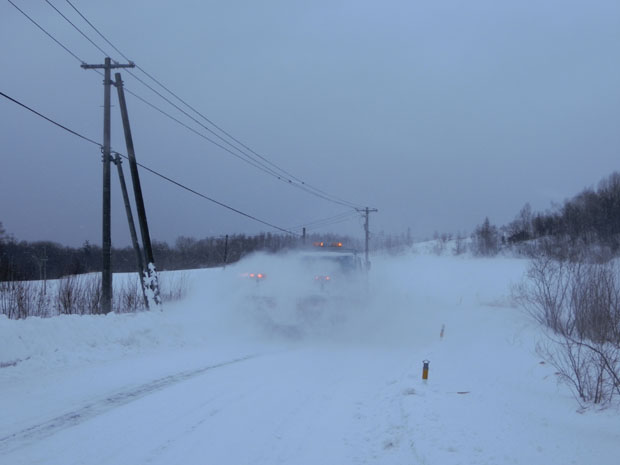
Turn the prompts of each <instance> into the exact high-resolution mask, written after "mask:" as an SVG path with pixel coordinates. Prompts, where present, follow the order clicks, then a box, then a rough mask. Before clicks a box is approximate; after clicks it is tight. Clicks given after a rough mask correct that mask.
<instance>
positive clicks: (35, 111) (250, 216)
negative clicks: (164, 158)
mask: <svg viewBox="0 0 620 465" xmlns="http://www.w3.org/2000/svg"><path fill="white" fill-rule="evenodd" d="M0 96H2V97H4V98H6V99H7V100H10V101H11V102H13V103H15V104H17V105H19V106H20V107H22V108H25V109H26V110H28V111H30V112H32V113H34V114H35V115H37V116H39V117H40V118H43V119H45V120H46V121H48V122H50V123H52V124H54V125H55V126H57V127H59V128H61V129H63V130H65V131H67V132H68V133H70V134H73V135H74V136H77V137H79V138H80V139H83V140H85V141H87V142H90V143H91V144H94V145H97V146H98V147H99V148H103V144H101V143H99V142H97V141H95V140H93V139H91V138H89V137H86V136H84V135H83V134H80V133H78V132H77V131H74V130H73V129H70V128H68V127H67V126H65V125H63V124H60V123H58V122H57V121H55V120H53V119H52V118H50V117H48V116H45V115H44V114H42V113H40V112H38V111H37V110H35V109H34V108H32V107H30V106H28V105H26V104H24V103H22V102H20V101H19V100H17V99H16V98H13V97H11V96H9V95H7V94H5V93H4V92H2V91H0ZM112 153H114V154H117V155H119V156H121V157H123V158H125V159H129V157H127V156H126V155H124V154H122V153H120V152H117V151H112ZM136 163H137V165H138V166H140V167H141V168H142V169H144V170H146V171H148V172H150V173H152V174H154V175H155V176H158V177H160V178H162V179H164V180H166V181H168V182H170V183H172V184H174V185H176V186H178V187H181V188H182V189H184V190H186V191H188V192H191V193H192V194H195V195H197V196H199V197H201V198H203V199H206V200H208V201H210V202H212V203H215V204H216V205H219V206H221V207H223V208H226V209H228V210H230V211H233V212H235V213H237V214H239V215H242V216H245V217H246V218H249V219H251V220H254V221H257V222H259V223H261V224H264V225H265V226H269V227H271V228H274V229H277V230H279V231H282V232H285V233H288V234H292V235H294V236H299V234H298V233H295V232H293V231H290V230H288V229H286V228H282V227H280V226H277V225H275V224H273V223H270V222H268V221H265V220H261V219H260V218H258V217H256V216H254V215H250V214H249V213H245V212H243V211H241V210H239V209H237V208H234V207H231V206H230V205H227V204H225V203H224V202H220V201H219V200H215V199H214V198H211V197H209V196H207V195H205V194H202V193H201V192H198V191H197V190H195V189H192V188H190V187H188V186H186V185H184V184H182V183H180V182H178V181H175V180H174V179H172V178H170V177H169V176H166V175H164V174H162V173H160V172H158V171H156V170H154V169H153V168H149V167H148V166H147V165H144V164H142V163H138V162H136Z"/></svg>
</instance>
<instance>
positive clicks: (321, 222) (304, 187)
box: [0, 0, 355, 235]
mask: <svg viewBox="0 0 620 465" xmlns="http://www.w3.org/2000/svg"><path fill="white" fill-rule="evenodd" d="M8 2H9V3H10V4H11V5H12V6H13V7H15V8H16V9H17V10H18V11H19V12H20V13H21V14H22V15H24V16H25V17H26V18H27V19H29V20H30V21H31V22H32V23H33V24H35V25H36V26H37V27H38V28H39V29H40V30H41V31H43V32H44V33H45V34H46V35H47V36H48V37H50V38H51V39H52V40H54V42H56V43H57V44H58V45H59V46H60V47H62V48H63V49H64V50H65V51H66V52H67V53H69V54H70V55H71V56H73V57H74V58H75V59H76V60H78V61H79V62H80V63H82V64H83V63H84V61H83V60H82V59H81V58H79V57H78V56H77V55H76V54H75V53H73V52H72V51H71V50H70V49H69V48H68V47H66V46H65V45H64V44H62V43H61V42H60V41H58V40H57V39H56V38H55V37H53V36H52V35H51V34H50V33H49V32H47V31H46V30H45V29H44V28H43V27H42V26H40V25H39V24H38V23H37V22H36V21H34V20H33V19H32V18H31V17H30V16H29V15H28V14H26V13H25V12H24V11H23V10H21V9H20V8H19V7H17V5H15V4H14V3H13V2H12V1H11V0H8ZM46 3H48V5H49V6H50V7H52V8H53V9H54V10H55V11H56V12H57V13H58V14H59V15H60V16H62V17H63V18H64V19H65V20H66V21H67V22H69V24H71V26H72V27H73V28H74V29H76V30H77V31H78V32H79V33H80V34H81V35H82V36H83V37H84V38H86V39H87V40H88V41H89V42H90V43H91V44H92V45H93V46H95V47H96V48H97V49H98V50H99V51H100V52H102V53H103V54H104V55H107V53H106V52H105V51H104V50H103V49H102V48H100V47H99V46H98V45H97V44H96V43H95V42H94V41H93V40H91V39H90V38H89V37H88V36H87V35H86V34H85V33H84V32H83V31H81V30H80V28H79V27H78V26H76V25H75V24H74V23H73V22H71V21H70V20H69V19H68V18H67V17H66V16H65V15H64V14H62V13H61V12H60V11H59V10H58V9H57V8H56V7H55V6H54V5H53V4H52V3H50V2H49V1H48V0H46ZM67 3H69V5H71V6H72V7H73V8H74V9H75V10H76V11H78V10H77V9H76V8H75V7H74V6H73V4H71V2H69V0H67ZM78 14H80V16H82V17H83V19H84V20H85V21H86V22H87V23H89V24H90V25H91V27H93V29H95V31H96V32H97V33H99V34H100V35H101V36H102V37H103V38H104V39H105V40H106V42H108V43H109V44H110V45H111V46H112V47H113V48H114V49H115V50H116V51H117V52H119V53H120V54H121V55H122V56H123V58H125V59H127V58H126V56H125V55H124V54H123V53H122V52H120V51H119V50H118V49H117V48H116V47H114V45H112V44H111V43H110V42H109V41H108V40H107V39H106V38H105V37H104V36H103V35H102V34H101V33H100V32H99V31H98V30H97V29H96V28H95V27H94V26H93V25H92V23H90V22H89V21H88V20H87V19H86V18H85V17H84V16H83V15H82V14H81V13H79V11H78ZM95 71H97V70H95ZM141 71H142V72H144V73H145V74H146V75H147V76H149V77H150V78H151V79H153V80H154V81H155V82H157V83H158V84H159V85H160V86H162V88H164V89H165V90H166V91H167V92H169V93H171V95H173V96H175V98H177V99H178V100H179V101H181V102H182V103H183V104H185V105H186V106H187V107H188V108H190V109H192V111H194V112H195V113H197V114H198V115H199V116H201V117H202V118H204V119H205V120H207V121H209V122H210V123H211V124H213V125H214V126H215V127H216V128H218V129H219V130H220V131H222V132H223V133H225V134H227V135H228V136H229V137H231V138H232V139H233V140H235V141H237V140H236V139H235V138H234V137H232V136H230V135H229V134H228V133H226V131H224V130H223V129H221V128H219V127H218V126H217V125H215V124H214V123H212V122H211V121H210V120H209V119H208V118H206V117H205V116H204V115H202V114H200V113H199V112H198V111H197V110H195V109H194V108H193V107H191V106H190V105H189V104H187V103H186V102H185V101H183V100H182V99H181V98H180V97H178V96H177V95H176V94H174V93H173V92H172V91H170V90H169V89H167V88H166V87H165V86H163V84H161V83H160V82H159V81H157V80H156V79H155V78H153V77H152V76H150V75H149V74H148V73H146V71H144V70H141ZM99 74H101V73H99ZM132 75H133V74H132ZM134 77H136V76H135V75H134ZM136 79H138V80H139V82H141V83H143V84H144V85H145V86H146V87H148V88H149V89H151V90H152V91H153V92H155V93H157V94H158V95H159V96H160V97H162V98H163V99H164V100H166V101H167V102H168V103H170V104H171V105H173V106H175V108H177V109H179V110H180V111H182V112H183V113H184V114H186V115H187V116H188V117H190V118H192V119H193V120H194V121H196V122H197V123H198V124H200V125H201V126H203V127H204V128H205V129H207V130H209V131H210V132H212V133H213V134H215V133H214V132H213V131H212V130H211V129H209V128H207V127H206V126H204V125H202V124H201V123H200V122H198V121H197V120H195V118H193V117H191V116H190V115H188V114H187V113H186V112H185V111H183V110H182V109H180V108H179V107H178V106H177V105H175V104H174V103H172V102H170V100H169V99H167V98H165V97H164V96H162V95H161V93H159V92H157V91H156V90H154V89H153V88H152V87H151V86H149V85H148V84H146V83H145V82H144V81H143V80H141V79H139V78H137V77H136ZM126 90H127V92H129V93H131V94H132V95H133V96H134V97H136V98H138V99H139V100H141V101H142V102H144V103H145V104H147V105H149V106H151V107H153V108H154V109H156V110H157V111H159V112H161V113H163V114H164V115H166V116H167V117H169V118H171V119H173V120H175V121H176V122H177V123H179V124H181V125H183V126H184V127H186V128H187V129H189V130H191V131H193V132H195V133H196V134H197V135H199V136H201V137H203V138H205V139H206V140H208V141H209V142H211V143H213V144H215V145H216V146H218V147H220V148H222V149H223V150H226V151H227V152H229V153H231V154H232V155H234V156H236V157H238V158H240V157H239V156H238V155H237V154H235V153H234V152H231V151H230V150H229V149H227V148H226V147H223V146H222V145H220V144H218V143H217V142H215V141H213V140H211V139H209V138H208V137H207V136H205V135H204V134H202V133H200V132H198V131H196V130H194V129H193V128H191V127H190V126H188V125H186V124H185V123H183V122H182V121H180V120H178V119H176V118H174V117H173V116H172V115H169V114H168V113H166V112H165V111H164V110H162V109H160V108H158V107H157V106H155V105H153V104H152V103H150V102H148V101H147V100H146V99H144V98H142V97H140V96H139V95H137V94H136V93H134V92H132V91H130V90H128V89H126ZM0 94H1V95H2V96H3V97H5V98H7V99H9V100H11V101H13V102H14V103H16V104H18V105H20V106H22V107H24V108H26V109H27V110H29V111H31V112H33V113H34V114H36V115H37V116H39V117H41V118H43V119H45V120H47V121H49V122H50V123H52V124H54V125H56V126H58V127H60V128H62V129H63V130H66V131H67V132H69V133H71V134H73V135H75V136H77V137H80V138H82V139H84V140H86V141H88V142H90V143H92V144H94V145H97V146H99V147H102V146H101V144H100V143H98V142H96V141H94V140H92V139H89V138H88V137H85V136H83V135H81V134H79V133H77V132H75V131H73V130H71V129H69V128H67V127H66V126H63V125H61V124H59V123H57V122H56V121H54V120H52V119H50V118H48V117H46V116H44V115H42V114H41V113H39V112H37V111H36V110H34V109H32V108H30V107H28V106H26V105H24V104H23V103H21V102H19V101H17V100H15V99H13V98H12V97H10V96H8V95H6V94H4V93H0ZM215 135H216V136H218V135H217V134H215ZM218 137H219V138H220V139H222V140H223V141H224V142H226V143H228V144H229V145H231V146H232V147H234V148H235V149H237V150H239V149H238V148H237V147H235V146H234V145H232V144H230V142H228V141H226V140H224V139H223V138H221V136H218ZM237 142H238V143H240V144H241V145H243V144H242V143H241V142H239V141H237ZM243 146H244V147H245V145H243ZM248 150H250V151H252V149H249V148H248ZM252 152H253V153H255V152H254V151H252ZM115 153H118V152H115ZM119 155H120V156H123V157H125V156H124V155H122V154H120V153H119ZM244 155H246V157H248V159H247V160H246V159H243V158H240V159H241V160H242V161H246V162H247V163H249V164H251V165H252V166H254V167H256V168H258V169H262V170H264V171H265V170H267V171H266V172H267V173H269V174H272V175H274V176H276V177H278V179H282V178H281V177H280V176H279V175H278V174H277V173H275V172H274V171H273V170H271V169H269V168H268V167H265V166H264V165H258V163H259V162H257V161H256V160H253V159H252V158H251V157H249V156H248V155H247V154H245V153H244ZM256 155H257V156H259V157H260V158H263V157H262V156H260V155H259V154H256ZM125 158H126V157H125ZM265 161H266V162H267V163H269V164H271V165H273V166H275V167H276V168H277V169H280V170H281V168H279V167H277V165H274V164H272V163H271V162H269V160H266V159H265ZM139 166H141V167H142V168H144V169H145V170H147V171H149V172H151V173H152V174H155V175H156V176H159V177H161V178H162V179H164V180H167V181H169V182H171V183H173V184H175V185H177V186H178V187H181V188H183V189H185V190H187V191H189V192H191V193H194V194H195V195H198V196H200V197H202V198H204V199H206V200H209V201H211V202H213V203H215V204H217V205H219V206H222V207H224V208H227V209H229V210H231V211H233V212H235V213H238V214H240V215H243V216H245V217H247V218H249V219H252V220H254V221H257V222H260V223H262V224H265V225H267V226H269V227H272V228H275V229H277V230H280V231H283V232H286V233H289V234H294V235H295V234H296V233H294V232H292V231H290V230H288V229H285V228H281V227H279V226H276V225H274V224H272V223H269V222H266V221H263V220H261V219H259V218H256V217H254V216H253V215H249V214H247V213H245V212H242V211H240V210H237V209H235V208H233V207H230V206H229V205H226V204H224V203H223V202H219V201H217V200H215V199H213V198H210V197H208V196H206V195H204V194H201V193H200V192H198V191H196V190H194V189H191V188H189V187H187V186H185V185H183V184H181V183H179V182H177V181H174V180H173V179H171V178H169V177H167V176H165V175H163V174H161V173H159V172H157V171H155V170H153V169H151V168H149V167H147V166H145V165H141V164H139ZM282 171H283V172H285V171H284V170H282ZM285 173H286V172H285ZM287 174H288V173H287ZM296 179H297V178H296ZM299 181H300V182H301V184H302V185H301V186H300V185H297V184H294V183H292V181H291V180H290V179H289V180H288V182H289V183H291V184H292V185H293V186H295V187H298V188H301V189H302V190H304V191H306V192H308V193H310V194H313V195H316V196H317V197H320V198H323V199H324V200H328V201H331V202H335V203H340V204H342V205H345V206H347V207H349V208H353V207H352V205H355V204H352V203H349V202H346V201H343V202H346V203H343V202H339V201H335V200H334V199H332V198H328V197H327V195H329V194H326V196H323V195H321V194H317V193H315V192H312V191H310V190H308V188H309V187H310V186H307V185H305V183H304V182H303V181H301V180H299ZM312 189H314V190H316V191H318V192H322V191H320V190H318V189H316V188H312ZM336 199H337V198H336ZM350 215H352V214H350ZM339 216H340V215H336V217H329V218H326V219H323V220H318V221H315V222H311V223H310V225H314V227H315V228H317V227H321V226H325V225H328V224H335V223H338V222H341V221H344V220H346V218H343V219H340V220H339V219H338V218H337V217H339ZM330 221H331V222H330ZM291 229H293V228H291ZM297 235H298V234H297Z"/></svg>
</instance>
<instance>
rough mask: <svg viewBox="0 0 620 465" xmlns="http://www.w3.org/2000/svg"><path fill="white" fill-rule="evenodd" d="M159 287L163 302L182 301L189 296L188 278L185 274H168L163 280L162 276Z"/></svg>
mask: <svg viewBox="0 0 620 465" xmlns="http://www.w3.org/2000/svg"><path fill="white" fill-rule="evenodd" d="M159 285H160V286H161V289H160V296H161V299H162V301H163V302H173V301H176V300H181V299H183V298H185V296H187V291H188V289H189V285H188V278H187V275H186V274H184V273H174V274H168V275H165V276H164V277H163V279H162V276H161V275H160V279H159Z"/></svg>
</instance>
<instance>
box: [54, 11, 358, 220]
mask: <svg viewBox="0 0 620 465" xmlns="http://www.w3.org/2000/svg"><path fill="white" fill-rule="evenodd" d="M45 1H46V3H47V4H48V5H49V6H50V7H52V8H53V9H54V10H55V11H56V13H58V14H59V15H60V16H61V17H62V18H63V19H64V20H65V21H67V22H68V23H69V24H70V25H71V26H72V27H73V28H74V29H75V30H77V31H78V32H79V33H80V35H82V36H83V37H84V38H86V39H87V40H88V41H89V42H90V43H91V44H92V45H93V46H95V47H96V48H97V50H99V51H100V52H101V53H103V54H104V55H106V56H108V55H109V54H108V53H107V52H106V51H105V50H103V49H102V48H101V47H99V46H98V45H97V44H96V43H95V42H94V41H93V40H92V39H91V38H90V37H88V35H87V34H86V33H84V32H83V31H82V30H81V29H80V28H79V27H78V26H76V25H75V24H74V23H73V22H72V21H71V20H70V19H69V18H67V17H66V16H65V15H64V14H63V13H62V12H60V10H58V8H56V7H55V6H54V5H53V4H52V3H51V2H50V1H49V0H45ZM67 3H68V4H69V5H70V6H71V7H72V8H73V9H74V10H75V11H76V12H77V13H78V14H79V15H80V16H81V17H82V18H83V19H84V20H85V21H86V22H87V23H88V24H89V25H90V26H91V27H92V28H93V29H94V30H95V32H97V34H99V35H100V36H101V37H102V38H103V39H104V40H105V41H106V42H107V43H108V44H110V46H112V48H113V49H114V50H116V51H117V52H118V53H120V55H121V56H122V57H123V58H125V59H126V60H128V61H130V62H131V60H129V59H128V58H127V57H126V55H125V54H123V53H122V52H121V51H120V50H118V48H116V47H115V46H114V45H113V44H112V43H111V42H110V41H109V40H108V39H107V38H106V37H105V36H104V35H103V34H102V33H101V32H100V31H99V30H98V29H97V28H96V27H95V26H94V25H93V24H92V23H91V22H90V21H89V20H88V19H87V18H86V17H85V16H84V15H83V14H82V13H81V12H80V11H79V10H78V9H77V8H76V7H75V6H74V5H73V4H72V3H71V2H70V1H68V0H67ZM115 63H116V62H115ZM137 68H139V69H140V70H141V71H142V72H143V73H144V74H146V75H147V76H149V77H150V78H151V79H152V80H154V81H155V82H156V83H157V84H159V85H160V86H161V87H162V88H164V89H165V90H166V91H167V92H168V93H170V94H171V95H173V96H174V97H175V98H177V99H178V100H179V101H180V102H182V103H183V104H184V105H186V106H187V107H188V108H190V109H191V110H192V111H194V112H195V113H196V114H198V115H199V116H201V117H202V118H203V119H205V120H206V121H208V122H209V123H210V124H212V125H213V126H214V127H216V128H217V129H218V130H220V131H221V132H223V133H224V134H226V135H227V136H228V137H230V138H231V139H232V140H234V141H235V142H237V143H238V144H240V145H241V146H243V147H245V148H247V149H248V150H249V151H251V152H252V153H254V154H255V155H256V156H258V157H259V158H260V159H262V160H264V161H265V162H266V163H267V164H269V165H271V166H273V167H274V168H275V169H276V170H278V171H280V173H278V171H275V170H274V169H272V168H270V167H269V166H267V165H265V163H263V162H261V161H259V160H256V159H254V158H253V157H252V156H251V155H249V154H248V153H247V152H245V151H243V150H242V149H240V148H239V147H237V146H235V145H234V144H232V143H231V142H230V141H228V140H226V139H225V138H223V137H222V136H220V135H219V134H217V133H216V132H215V131H213V130H212V129H211V128H209V127H208V126H206V125H204V124H203V123H201V122H200V121H199V120H197V119H196V118H194V117H193V116H191V115H190V114H189V113H187V112H186V111H185V110H183V109H182V108H181V107H179V106H178V105H176V104H175V103H174V102H172V101H171V100H170V99H168V98H167V97H165V96H164V95H162V94H161V92H159V91H157V90H156V89H154V88H153V87H152V86H151V85H149V84H147V83H146V82H144V80H143V79H140V78H139V77H138V76H136V75H135V74H134V73H132V72H131V71H130V70H127V73H128V74H130V75H131V76H132V77H133V78H134V79H136V80H137V81H138V82H140V83H141V84H142V85H144V86H145V87H147V88H148V89H149V90H151V91H152V92H153V93H155V94H156V95H157V96H159V97H160V98H162V99H163V100H164V101H166V102H167V103H168V104H169V105H171V106H173V107H174V108H176V109H177V110H178V111H180V112H181V113H183V114H184V115H185V116H187V117H188V118H190V119H191V120H192V121H194V122H195V123H196V124H198V125H199V126H201V127H202V128H204V129H205V130H207V131H209V132H210V133H211V134H213V135H214V136H215V137H217V138H218V139H220V140H221V141H222V142H224V143H225V144H228V145H229V146H230V147H232V148H233V149H234V150H237V151H238V152H239V153H240V154H241V155H243V156H241V155H239V154H237V153H235V152H233V151H231V150H230V149H229V148H227V147H225V146H223V145H221V144H220V143H218V142H216V141H214V140H213V139H211V138H209V137H208V136H205V135H204V134H202V133H200V132H199V131H196V130H195V129H194V128H192V127H191V126H189V125H187V124H185V123H184V122H182V121H181V120H179V119H178V118H175V117H174V116H172V115H171V114H169V113H167V112H166V111H164V110H163V109H161V108H159V107H158V106H156V105H154V104H153V103H151V102H149V101H148V100H146V99H145V98H143V97H140V96H139V95H138V94H136V93H135V92H132V91H131V90H130V89H128V88H126V87H125V90H126V92H127V93H129V94H131V95H133V96H134V97H136V98H137V99H138V100H140V101H141V102H143V103H145V104H146V105H148V106H150V107H151V108H153V109H155V110H156V111H158V112H160V113H161V114H163V115H164V116H166V117H168V118H169V119H171V120H172V121H174V122H176V123H177V124H179V125H181V126H183V127H184V128H186V129H188V130H189V131H191V132H193V133H194V134H196V135H198V136H199V137H201V138H203V139H205V140H207V141H208V142H210V143H212V144H213V145H215V146H216V147H219V148H221V149H222V150H224V151H226V152H228V153H229V154H231V155H232V156H234V157H235V158H238V159H239V160H241V161H243V162H245V163H247V164H249V165H250V166H252V167H254V168H256V169H258V170H260V171H263V172H264V173H266V174H268V175H271V176H273V177H275V178H276V179H278V180H279V181H282V182H284V183H286V184H288V185H291V186H293V187H296V188H298V189H300V190H302V191H304V192H306V193H309V194H311V195H314V196H315V197H317V198H320V199H323V200H326V201H328V202H333V203H337V204H340V205H343V206H346V207H349V208H353V209H355V208H358V207H359V206H358V205H356V204H353V203H351V202H348V201H346V200H342V199H339V198H337V197H334V196H330V194H328V193H326V192H324V191H321V190H320V189H318V188H315V187H312V186H310V185H307V184H306V183H305V182H304V181H302V180H300V179H299V178H296V177H295V176H293V175H291V174H290V173H288V172H287V171H285V170H283V169H282V168H280V167H278V166H277V165H275V164H274V163H272V162H270V161H269V160H267V159H266V158H265V157H263V156H261V155H260V154H258V153H256V152H254V151H253V150H252V149H250V148H249V147H247V146H246V145H245V144H243V143H242V142H240V141H238V140H237V139H235V138H234V137H233V136H231V135H230V134H228V133H227V132H226V131H224V130H223V129H222V128H220V127H219V126H217V125H216V124H215V123H213V122H212V121H211V120H209V119H208V118H207V117H206V116H204V115H202V114H201V113H200V112H198V111H197V110H196V109H194V108H193V107H192V106H191V105H189V104H188V103H187V102H185V101H184V100H182V99H181V98H180V97H178V96H177V95H176V94H175V93H174V92H172V91H170V90H169V89H168V88H167V87H165V86H164V85H163V84H161V83H160V82H159V81H158V80H156V79H155V78H153V77H152V76H151V75H150V74H148V73H147V72H146V71H144V70H143V69H142V68H140V67H139V66H137ZM281 173H284V175H288V176H290V177H292V178H293V179H295V180H296V181H297V182H293V180H292V179H288V178H286V176H284V175H283V174H281Z"/></svg>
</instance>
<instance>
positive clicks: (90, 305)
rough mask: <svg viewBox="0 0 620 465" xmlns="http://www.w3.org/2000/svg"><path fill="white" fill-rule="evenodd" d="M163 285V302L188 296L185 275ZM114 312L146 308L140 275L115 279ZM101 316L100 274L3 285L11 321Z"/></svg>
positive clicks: (2, 304)
mask: <svg viewBox="0 0 620 465" xmlns="http://www.w3.org/2000/svg"><path fill="white" fill-rule="evenodd" d="M161 285H162V292H161V297H162V300H163V301H164V302H170V301H174V300H179V299H182V298H183V297H184V296H185V295H186V294H187V283H186V279H185V277H184V275H182V274H175V275H174V276H167V275H165V278H164V279H163V280H162V284H161ZM112 309H113V311H114V312H116V313H128V312H136V311H140V310H144V309H145V303H144V295H143V294H142V289H141V287H140V281H139V278H138V276H137V275H133V274H132V275H120V276H119V277H118V278H117V279H115V280H114V293H113V301H112ZM99 313H101V275H99V274H85V275H84V274H83V275H70V276H65V277H63V278H61V279H58V280H48V281H3V282H0V314H3V315H6V316H7V317H8V318H11V319H21V318H27V317H32V316H38V317H49V316H55V315H96V314H99Z"/></svg>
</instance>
